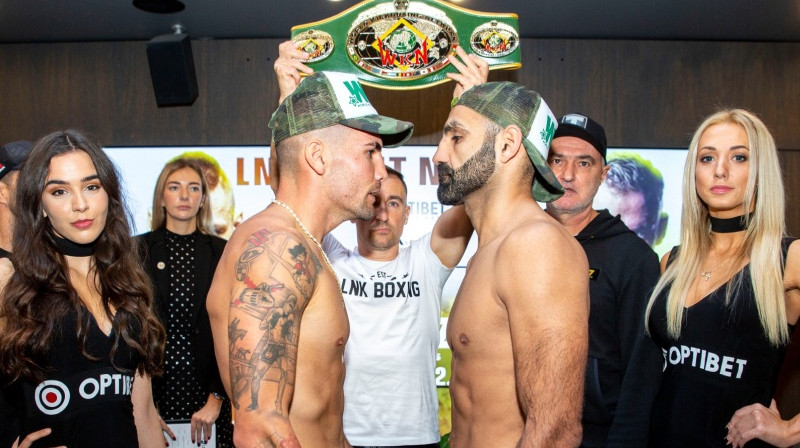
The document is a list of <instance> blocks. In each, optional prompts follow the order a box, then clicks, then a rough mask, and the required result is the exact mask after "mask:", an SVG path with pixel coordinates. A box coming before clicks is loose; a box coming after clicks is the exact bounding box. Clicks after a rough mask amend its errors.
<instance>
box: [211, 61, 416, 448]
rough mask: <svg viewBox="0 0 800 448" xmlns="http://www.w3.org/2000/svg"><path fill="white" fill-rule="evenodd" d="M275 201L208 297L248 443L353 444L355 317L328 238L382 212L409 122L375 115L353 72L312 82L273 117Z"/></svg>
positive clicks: (240, 239)
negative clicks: (347, 425)
mask: <svg viewBox="0 0 800 448" xmlns="http://www.w3.org/2000/svg"><path fill="white" fill-rule="evenodd" d="M270 128H271V129H272V133H273V140H274V142H275V145H276V150H277V154H278V165H279V168H280V172H281V178H280V184H279V186H278V191H277V193H276V201H275V202H274V203H273V204H271V205H269V206H268V207H267V208H266V209H265V210H263V211H261V212H260V213H258V214H257V215H255V216H253V217H252V218H250V219H248V220H247V221H245V222H243V223H242V224H240V225H239V226H238V227H237V228H236V231H235V232H234V234H233V235H232V237H231V239H230V240H229V241H228V244H227V246H226V249H225V252H224V254H223V257H222V260H221V261H220V263H219V266H218V268H217V271H216V274H215V276H214V282H213V284H212V287H211V290H210V292H209V295H208V304H207V306H208V310H209V315H210V317H211V322H212V330H213V333H214V346H215V351H216V355H217V360H218V363H219V367H220V372H221V374H222V377H223V378H222V379H223V382H224V384H225V387H226V389H227V393H228V396H229V397H230V398H231V400H232V402H233V404H234V407H235V408H236V411H235V413H236V414H235V416H236V425H235V427H234V443H235V444H236V446H241V447H283V448H289V447H300V446H303V447H312V448H313V447H349V444H348V443H347V441H346V440H345V436H344V432H343V431H342V409H343V405H344V400H343V393H342V383H343V380H344V364H343V362H342V355H343V352H344V346H345V343H346V342H347V338H348V335H349V331H350V330H349V325H348V321H347V313H346V311H345V309H344V302H343V300H342V295H341V292H340V291H339V287H338V280H337V279H336V276H335V274H334V273H333V270H332V269H331V267H330V264H329V263H328V260H327V258H325V255H324V253H323V252H322V248H321V247H320V245H319V241H321V240H322V237H323V236H324V235H325V234H326V233H328V232H329V231H330V230H332V229H333V228H334V227H336V226H337V225H339V224H340V223H342V222H344V221H346V220H349V219H372V217H373V215H374V213H375V210H374V207H373V204H374V202H375V195H376V194H377V193H378V191H379V190H380V183H381V180H382V179H383V178H385V177H386V170H385V168H384V165H383V159H382V157H381V148H382V147H383V146H387V147H388V146H395V145H400V144H402V143H403V142H405V141H406V140H407V139H408V138H409V137H410V136H411V132H412V129H413V125H412V124H411V123H407V122H402V121H398V120H395V119H392V118H388V117H382V116H379V115H378V114H377V112H376V111H375V109H374V108H373V107H372V106H371V105H370V104H369V101H368V100H367V98H366V95H364V91H363V90H362V89H361V87H360V85H359V84H358V81H357V80H356V78H355V77H354V76H352V75H347V74H341V73H330V72H327V73H326V72H319V73H316V74H314V75H312V76H310V77H308V78H307V79H305V80H304V81H303V82H302V83H301V84H300V85H299V86H298V87H297V89H296V90H295V91H294V92H293V93H292V94H291V95H289V96H288V97H287V98H286V99H285V100H284V101H282V102H281V105H280V106H279V107H278V110H277V111H276V112H275V114H274V115H273V117H272V120H271V121H270Z"/></svg>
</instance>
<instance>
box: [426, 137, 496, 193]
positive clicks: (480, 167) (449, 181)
mask: <svg viewBox="0 0 800 448" xmlns="http://www.w3.org/2000/svg"><path fill="white" fill-rule="evenodd" d="M437 168H438V170H439V188H438V190H436V195H437V196H438V197H439V202H441V203H442V204H444V205H459V204H463V203H464V199H466V197H467V196H469V195H470V194H472V193H473V192H475V191H477V190H478V189H480V188H481V187H483V186H484V185H485V184H486V181H487V180H489V176H491V175H492V173H494V170H495V160H494V137H492V138H490V136H488V135H487V136H486V138H484V140H483V145H482V146H481V149H480V150H478V152H477V153H475V154H473V155H472V157H470V158H469V159H468V160H467V161H466V162H464V164H463V165H461V168H459V169H457V170H454V169H453V168H452V167H450V165H448V164H446V163H444V162H442V163H439V164H438V165H437Z"/></svg>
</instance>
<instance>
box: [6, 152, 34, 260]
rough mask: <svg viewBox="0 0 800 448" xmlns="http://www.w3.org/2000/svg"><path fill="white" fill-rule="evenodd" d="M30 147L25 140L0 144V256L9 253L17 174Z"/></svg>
mask: <svg viewBox="0 0 800 448" xmlns="http://www.w3.org/2000/svg"><path fill="white" fill-rule="evenodd" d="M31 149H33V144H32V143H31V142H28V141H25V140H20V141H16V142H11V143H8V144H6V145H4V146H0V258H5V259H7V258H8V257H9V255H11V250H12V242H11V237H12V235H11V234H12V232H13V229H14V215H13V214H12V213H11V209H12V207H13V206H14V195H15V194H16V191H17V175H18V174H19V170H20V168H22V164H23V163H24V162H25V159H26V158H27V157H28V154H29V153H30V152H31Z"/></svg>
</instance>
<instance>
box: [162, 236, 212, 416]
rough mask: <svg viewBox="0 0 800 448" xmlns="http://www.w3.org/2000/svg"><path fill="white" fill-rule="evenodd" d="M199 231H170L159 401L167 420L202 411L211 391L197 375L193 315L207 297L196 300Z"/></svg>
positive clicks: (168, 237)
mask: <svg viewBox="0 0 800 448" xmlns="http://www.w3.org/2000/svg"><path fill="white" fill-rule="evenodd" d="M198 234H199V232H195V233H191V234H189V235H178V234H176V233H172V232H170V231H169V230H168V231H167V253H168V254H169V259H168V261H167V269H168V270H169V293H168V295H169V303H168V304H167V309H168V318H167V320H166V322H165V323H164V325H165V327H166V330H167V343H166V347H165V350H164V359H165V362H164V368H165V372H164V387H163V391H162V390H159V391H158V393H157V396H156V401H157V402H158V403H159V406H158V411H159V413H160V414H161V417H162V418H163V419H164V420H168V421H169V420H186V419H190V418H191V417H192V414H194V413H195V412H196V411H197V410H198V409H200V408H202V407H203V405H204V404H205V402H206V399H207V398H208V392H209V391H208V390H205V389H204V388H203V387H201V386H200V381H199V380H198V379H197V374H196V372H195V361H194V347H193V342H194V341H193V339H194V338H193V334H194V329H195V327H194V322H193V321H192V319H191V317H192V312H193V310H194V304H195V303H196V302H197V301H198V300H200V301H202V300H203V299H205V297H195V293H196V290H195V289H196V288H195V284H196V283H197V276H196V275H195V272H196V271H197V263H196V259H195V258H196V257H195V251H196V246H197V236H198Z"/></svg>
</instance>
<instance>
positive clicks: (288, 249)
mask: <svg viewBox="0 0 800 448" xmlns="http://www.w3.org/2000/svg"><path fill="white" fill-rule="evenodd" d="M248 243H249V247H248V248H246V249H245V250H244V252H243V253H242V255H241V256H240V257H239V260H238V261H237V263H236V267H235V276H236V280H238V281H240V282H241V283H242V284H243V286H244V287H243V288H242V289H241V290H240V293H239V295H238V296H237V297H235V298H233V300H231V313H232V315H235V317H234V318H233V320H231V322H230V324H229V326H228V341H229V353H230V374H231V376H230V378H231V391H232V395H233V404H234V406H235V407H236V409H239V407H240V403H241V401H242V399H244V397H245V396H246V394H247V393H248V392H249V396H250V405H249V406H247V408H246V410H247V411H255V410H257V409H259V405H260V403H259V392H260V390H261V387H262V386H263V385H267V386H266V387H269V388H270V389H274V390H275V392H276V393H275V402H274V409H275V411H276V412H278V413H281V404H282V403H283V397H284V393H285V391H286V388H287V387H289V386H291V387H294V373H295V370H296V363H297V342H298V336H299V334H298V331H299V328H300V318H301V316H302V313H303V310H304V309H305V307H306V305H307V304H308V301H309V300H310V299H311V295H312V293H313V291H314V288H315V286H316V282H317V278H318V276H319V274H320V272H321V271H322V264H321V263H320V262H319V260H318V259H317V257H316V256H315V255H314V254H313V253H312V252H311V251H310V250H309V248H307V247H306V246H305V245H304V244H303V243H301V242H298V240H297V238H296V235H292V234H286V233H273V232H269V231H268V230H266V229H262V230H259V231H258V232H256V233H254V234H253V235H251V236H250V238H249V239H248ZM254 277H256V278H259V279H262V278H263V279H265V281H262V282H256V281H255V280H254V279H253V278H254ZM278 278H280V279H286V281H287V282H288V284H287V283H284V282H281V281H279V280H277V279H278ZM289 279H291V281H289ZM242 319H244V320H245V322H242ZM256 328H257V329H256ZM249 334H255V335H257V336H258V338H257V339H254V338H253V337H251V338H249V342H248V337H247V336H248V335H249Z"/></svg>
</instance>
